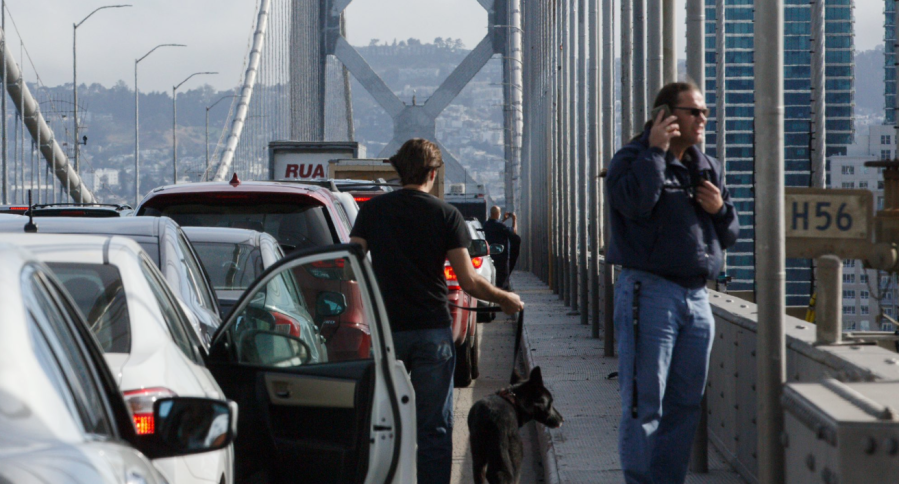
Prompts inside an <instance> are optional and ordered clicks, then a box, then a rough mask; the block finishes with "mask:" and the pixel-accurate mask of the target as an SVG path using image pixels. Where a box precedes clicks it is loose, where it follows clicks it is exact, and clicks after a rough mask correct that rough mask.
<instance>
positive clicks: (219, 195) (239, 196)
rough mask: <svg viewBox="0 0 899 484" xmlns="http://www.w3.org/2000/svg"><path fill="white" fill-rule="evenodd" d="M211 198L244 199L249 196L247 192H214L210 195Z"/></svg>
mask: <svg viewBox="0 0 899 484" xmlns="http://www.w3.org/2000/svg"><path fill="white" fill-rule="evenodd" d="M212 197H213V198H221V199H228V200H231V199H234V200H238V199H239V200H246V199H248V198H250V195H249V194H248V193H216V194H214V195H212Z"/></svg>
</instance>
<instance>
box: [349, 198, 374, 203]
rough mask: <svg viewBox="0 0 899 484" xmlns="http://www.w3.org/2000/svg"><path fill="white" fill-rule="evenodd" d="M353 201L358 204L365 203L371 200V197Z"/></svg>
mask: <svg viewBox="0 0 899 484" xmlns="http://www.w3.org/2000/svg"><path fill="white" fill-rule="evenodd" d="M353 200H355V201H356V203H364V202H367V201H369V200H371V197H353Z"/></svg>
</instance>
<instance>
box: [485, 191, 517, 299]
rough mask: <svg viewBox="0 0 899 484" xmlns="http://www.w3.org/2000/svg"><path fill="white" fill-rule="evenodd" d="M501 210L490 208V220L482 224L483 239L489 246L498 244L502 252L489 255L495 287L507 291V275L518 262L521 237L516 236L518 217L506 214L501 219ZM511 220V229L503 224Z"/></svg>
mask: <svg viewBox="0 0 899 484" xmlns="http://www.w3.org/2000/svg"><path fill="white" fill-rule="evenodd" d="M500 213H502V210H500V208H499V207H498V206H496V205H494V206H493V207H491V208H490V218H489V219H487V221H486V222H485V223H484V238H485V239H487V242H488V243H490V244H500V245H502V246H503V251H502V252H500V253H499V254H490V257H491V258H492V259H493V265H494V267H496V287H499V288H501V289H505V290H507V291H508V290H509V287H510V286H509V275H511V274H512V270H513V269H514V268H515V262H516V261H517V260H518V247H519V246H520V245H521V237H519V235H518V217H517V216H516V215H515V213H513V212H506V214H505V215H503V219H502V220H500V219H499V216H500ZM510 218H511V219H512V228H509V226H508V225H506V224H504V223H503V222H505V221H506V220H507V219H510Z"/></svg>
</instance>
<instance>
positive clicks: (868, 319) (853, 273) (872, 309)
mask: <svg viewBox="0 0 899 484" xmlns="http://www.w3.org/2000/svg"><path fill="white" fill-rule="evenodd" d="M895 156H896V130H895V128H894V127H893V126H886V125H874V126H871V127H870V131H869V132H868V133H867V134H861V133H860V134H859V135H858V136H857V138H856V142H855V144H853V145H851V146H849V148H848V149H847V153H846V155H842V156H832V157H831V158H830V160H829V161H830V177H831V178H830V182H831V183H830V187H831V188H855V189H858V188H862V189H867V190H871V191H872V192H874V210H875V211H876V210H879V209H881V208H883V169H882V168H870V167H866V166H865V162H866V161H873V160H887V159H892V158H894V157H895ZM897 303H899V291H897V289H896V276H895V275H892V276H891V275H889V274H887V273H885V272H880V271H876V270H873V269H865V268H864V266H863V263H862V261H860V260H844V261H843V330H844V331H881V330H882V331H892V330H894V329H895V328H894V327H893V325H892V324H891V323H890V322H888V321H886V320H884V319H883V318H882V317H881V309H882V310H883V314H885V315H887V316H889V317H892V318H896V317H897V312H896V310H897V307H896V305H897Z"/></svg>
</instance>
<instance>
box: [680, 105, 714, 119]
mask: <svg viewBox="0 0 899 484" xmlns="http://www.w3.org/2000/svg"><path fill="white" fill-rule="evenodd" d="M674 109H680V110H682V111H689V112H690V115H691V116H693V117H694V118H698V117H699V115H700V114H701V115H703V116H705V117H709V109H708V108H705V109H700V108H683V107H680V106H675V108H674Z"/></svg>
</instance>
